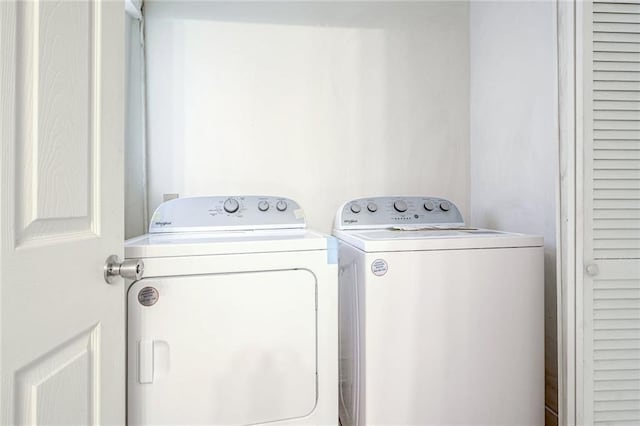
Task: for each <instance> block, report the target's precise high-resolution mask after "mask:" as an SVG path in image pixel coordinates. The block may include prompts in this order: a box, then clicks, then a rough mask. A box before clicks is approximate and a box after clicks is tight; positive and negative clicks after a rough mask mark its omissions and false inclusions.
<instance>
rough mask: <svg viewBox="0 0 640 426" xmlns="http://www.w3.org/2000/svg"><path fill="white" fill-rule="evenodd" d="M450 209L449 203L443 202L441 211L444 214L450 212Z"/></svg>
mask: <svg viewBox="0 0 640 426" xmlns="http://www.w3.org/2000/svg"><path fill="white" fill-rule="evenodd" d="M450 208H451V204H449V203H448V202H447V201H443V202H441V203H440V210H442V211H443V212H448V211H449V209H450Z"/></svg>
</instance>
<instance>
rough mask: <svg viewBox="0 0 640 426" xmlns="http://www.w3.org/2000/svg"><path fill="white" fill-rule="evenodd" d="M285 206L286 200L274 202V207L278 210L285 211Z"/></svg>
mask: <svg viewBox="0 0 640 426" xmlns="http://www.w3.org/2000/svg"><path fill="white" fill-rule="evenodd" d="M287 207H288V206H287V202H286V201H284V200H280V201H278V202H277V203H276V209H278V211H279V212H283V211H285V210H286V209H287Z"/></svg>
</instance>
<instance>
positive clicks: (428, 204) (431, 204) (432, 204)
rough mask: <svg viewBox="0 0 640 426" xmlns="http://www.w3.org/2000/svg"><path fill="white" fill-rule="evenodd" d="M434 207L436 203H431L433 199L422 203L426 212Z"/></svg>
mask: <svg viewBox="0 0 640 426" xmlns="http://www.w3.org/2000/svg"><path fill="white" fill-rule="evenodd" d="M435 208H436V205H435V204H434V203H433V201H427V202H426V203H424V209H425V210H426V211H428V212H430V211H433V209H435Z"/></svg>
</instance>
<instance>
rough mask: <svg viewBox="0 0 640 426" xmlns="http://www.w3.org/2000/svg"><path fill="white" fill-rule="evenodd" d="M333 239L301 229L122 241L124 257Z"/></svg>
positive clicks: (313, 245)
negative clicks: (123, 243) (123, 242)
mask: <svg viewBox="0 0 640 426" xmlns="http://www.w3.org/2000/svg"><path fill="white" fill-rule="evenodd" d="M333 241H334V239H333V238H332V237H328V236H326V235H323V234H320V233H316V232H313V231H308V230H304V229H282V230H254V231H229V230H226V231H218V232H181V233H161V234H146V235H142V236H140V237H136V238H132V239H130V240H127V241H125V245H124V250H125V257H126V258H128V259H131V258H136V259H138V258H148V257H170V256H197V255H217V254H239V253H270V252H289V251H306V250H327V249H328V248H332V245H333Z"/></svg>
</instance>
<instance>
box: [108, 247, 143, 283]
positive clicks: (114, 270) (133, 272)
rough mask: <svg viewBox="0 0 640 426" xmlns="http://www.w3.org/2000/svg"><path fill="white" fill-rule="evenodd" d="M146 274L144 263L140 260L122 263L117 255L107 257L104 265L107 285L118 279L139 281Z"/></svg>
mask: <svg viewBox="0 0 640 426" xmlns="http://www.w3.org/2000/svg"><path fill="white" fill-rule="evenodd" d="M143 272H144V263H143V262H142V260H140V259H129V260H125V261H124V262H120V259H119V258H118V256H116V255H115V254H112V255H111V256H109V257H107V261H106V262H105V263H104V280H105V281H106V282H107V284H113V282H114V281H115V280H116V278H117V277H122V278H127V279H130V280H139V279H140V278H142V273H143Z"/></svg>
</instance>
